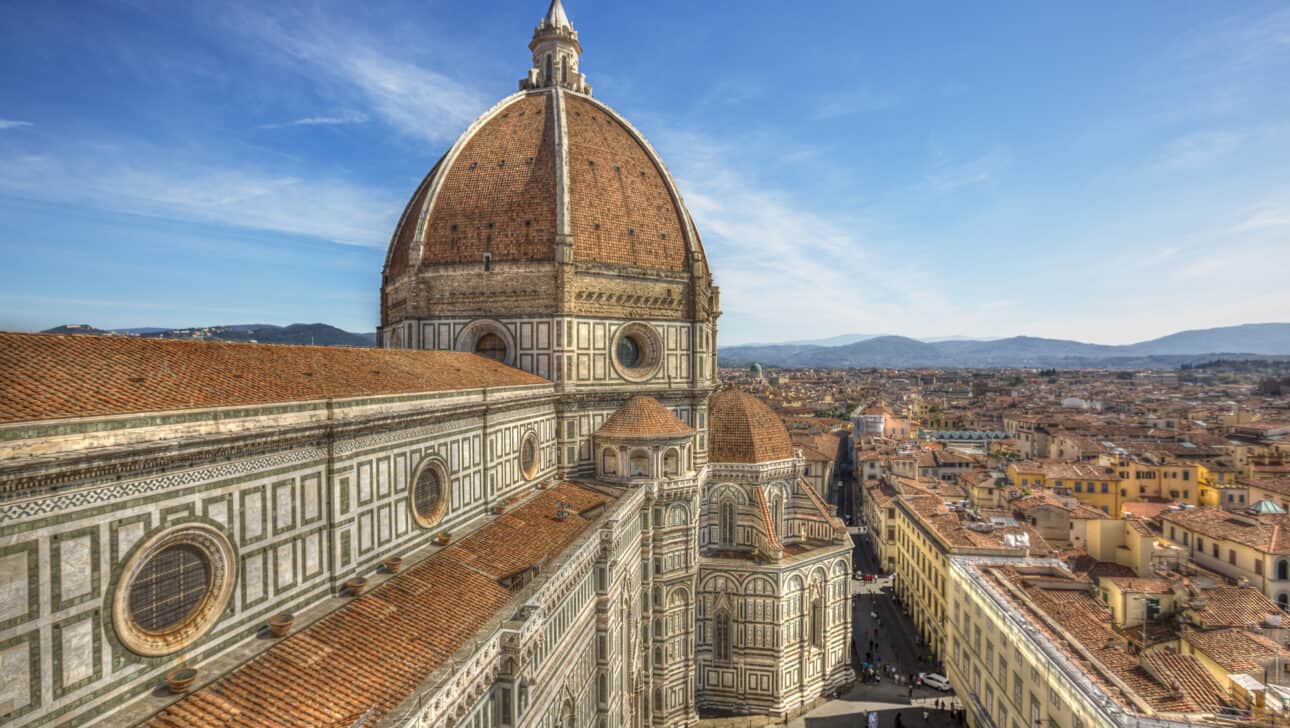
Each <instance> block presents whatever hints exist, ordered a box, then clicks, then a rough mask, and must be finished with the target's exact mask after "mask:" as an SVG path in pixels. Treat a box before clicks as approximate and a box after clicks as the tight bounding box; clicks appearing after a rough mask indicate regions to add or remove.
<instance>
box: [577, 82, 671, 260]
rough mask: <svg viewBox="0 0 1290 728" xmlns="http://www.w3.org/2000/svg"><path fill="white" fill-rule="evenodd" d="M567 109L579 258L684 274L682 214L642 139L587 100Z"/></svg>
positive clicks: (579, 99)
mask: <svg viewBox="0 0 1290 728" xmlns="http://www.w3.org/2000/svg"><path fill="white" fill-rule="evenodd" d="M565 103H566V105H567V109H566V111H565V119H566V123H567V124H568V128H569V177H570V179H569V191H570V194H571V195H572V196H573V204H572V206H571V212H572V216H573V220H572V229H573V240H574V246H573V255H574V259H575V260H578V261H582V262H595V263H607V264H611V265H626V266H633V267H638V268H659V269H664V270H685V269H686V268H687V267H688V255H687V252H686V243H685V234H684V233H683V232H682V226H683V225H684V223H683V222H682V219H681V212H680V210H679V208H678V206H677V204H676V202H675V201H674V200H673V199H672V194H671V192H670V191H669V190H668V187H667V183H666V182H665V181H664V180H663V176H662V174H661V173H660V171H659V169H658V168H657V166H655V164H654V162H653V160H651V159H650V157H649V155H648V154H647V153H646V151H645V148H644V147H643V146H642V144H641V142H640V140H639V139H637V138H636V136H635V135H634V134H633V133H632V132H631V131H630V130H628V129H627V128H626V127H624V126H623V125H622V124H621V123H620V122H619V121H618V120H617V119H615V118H614V117H613V116H612V115H611V114H610V113H609V112H608V111H607V110H606V109H605V108H604V107H603V106H602V105H600V104H599V103H597V102H595V101H593V100H591V99H589V98H583V97H579V96H575V95H573V94H568V95H566V96H565Z"/></svg>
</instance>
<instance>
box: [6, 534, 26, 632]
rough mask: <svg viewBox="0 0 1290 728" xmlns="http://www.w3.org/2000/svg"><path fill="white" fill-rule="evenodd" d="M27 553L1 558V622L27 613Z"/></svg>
mask: <svg viewBox="0 0 1290 728" xmlns="http://www.w3.org/2000/svg"><path fill="white" fill-rule="evenodd" d="M28 577H29V574H28V573H27V552H26V551H19V552H18V553H14V554H9V555H8V556H0V621H3V620H7V619H13V618H14V617H20V616H22V615H24V614H26V613H27V600H28V598H29V593H28V591H27V579H28Z"/></svg>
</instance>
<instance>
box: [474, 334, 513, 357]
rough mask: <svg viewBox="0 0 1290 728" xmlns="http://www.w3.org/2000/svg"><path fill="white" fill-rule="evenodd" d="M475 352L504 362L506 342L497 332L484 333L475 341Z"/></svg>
mask: <svg viewBox="0 0 1290 728" xmlns="http://www.w3.org/2000/svg"><path fill="white" fill-rule="evenodd" d="M475 353H476V354H479V355H480V356H486V357H488V358H489V359H492V360H493V361H500V362H502V363H505V362H506V342H505V341H503V340H502V337H500V336H498V335H497V334H484V335H483V336H481V337H479V341H476V342H475Z"/></svg>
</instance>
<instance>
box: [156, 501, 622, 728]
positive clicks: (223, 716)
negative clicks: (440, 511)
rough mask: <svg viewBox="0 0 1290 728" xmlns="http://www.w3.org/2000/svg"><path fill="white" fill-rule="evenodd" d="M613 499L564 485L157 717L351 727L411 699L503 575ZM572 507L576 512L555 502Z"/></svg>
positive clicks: (497, 590) (551, 548) (484, 610)
mask: <svg viewBox="0 0 1290 728" xmlns="http://www.w3.org/2000/svg"><path fill="white" fill-rule="evenodd" d="M611 500H612V498H611V497H610V496H607V495H604V494H601V493H599V492H596V491H592V490H590V489H587V488H584V487H581V486H578V485H575V484H572V483H562V484H560V485H558V486H556V487H554V488H551V489H550V490H546V491H543V492H541V493H539V494H538V495H536V496H535V497H534V498H532V499H531V500H529V501H528V502H526V503H524V504H523V505H521V506H519V507H518V508H516V509H515V510H514V511H512V512H511V513H508V514H507V515H506V516H503V517H500V518H497V519H495V520H493V521H492V522H490V523H489V524H488V525H486V526H484V527H483V528H481V529H479V530H478V531H475V532H474V533H472V534H471V535H469V536H467V537H465V538H464V539H462V540H461V541H460V542H459V543H457V544H455V545H453V546H451V547H449V548H446V549H444V550H442V551H440V552H438V553H436V554H434V555H433V556H431V557H430V558H428V559H426V560H424V561H422V562H420V563H419V564H416V565H414V566H412V567H411V568H409V569H407V570H406V571H404V572H403V573H400V574H398V575H396V576H394V577H391V578H390V579H389V580H388V581H386V582H385V583H383V584H381V585H380V586H378V587H377V588H375V589H373V590H372V591H371V592H369V593H368V594H365V595H364V596H362V597H359V598H357V599H354V600H352V601H350V602H349V603H347V604H346V605H345V606H343V607H341V608H339V609H337V610H336V611H334V612H332V613H331V614H329V615H327V616H325V617H323V618H322V619H320V620H319V621H318V622H315V623H314V624H312V625H310V626H309V627H307V628H305V629H303V630H300V631H299V632H296V633H295V634H293V635H291V636H290V637H287V638H286V639H284V640H282V641H281V642H279V643H277V644H276V645H274V646H273V647H271V648H270V649H268V650H267V651H265V652H263V653H261V654H260V655H259V656H258V657H256V658H255V659H254V660H252V661H251V662H248V663H247V664H245V665H243V666H242V667H240V668H238V669H236V670H234V671H233V672H230V673H228V674H226V675H224V676H223V677H221V678H219V679H218V680H216V681H215V682H213V683H211V684H209V685H207V686H205V687H203V688H202V689H201V690H198V691H196V692H194V693H192V694H190V695H188V696H186V697H184V698H183V699H182V700H180V701H178V702H176V703H174V704H172V705H170V706H169V707H167V708H166V709H165V710H162V711H161V712H159V713H158V714H157V715H155V716H153V717H152V718H151V719H150V720H149V721H148V722H147V724H148V725H151V726H158V727H160V726H165V727H167V728H179V727H180V726H183V727H185V728H187V727H190V726H247V727H251V726H255V727H257V728H258V727H263V728H278V727H281V726H292V727H296V726H299V727H304V726H318V725H329V724H330V725H349V724H350V723H352V722H353V721H354V720H356V719H357V718H358V717H359V716H361V715H363V714H364V713H366V712H367V711H368V710H369V709H370V710H371V711H372V712H371V714H370V715H368V721H369V722H370V723H371V724H372V725H375V724H377V723H378V722H379V721H380V719H381V717H383V716H384V715H386V714H387V713H388V712H389V711H390V710H392V709H393V708H394V707H396V706H397V705H398V704H399V703H401V702H402V701H403V700H404V699H406V698H407V697H408V696H410V695H411V694H412V693H413V692H414V691H415V690H416V689H417V688H418V686H420V685H421V684H422V683H423V682H424V681H425V680H426V679H427V678H428V677H429V676H430V675H431V674H432V673H433V672H434V671H435V670H436V669H437V668H438V667H439V666H440V665H441V664H442V663H443V662H444V661H445V660H447V659H448V658H449V657H450V656H451V655H452V654H453V653H454V652H456V650H457V649H459V648H460V647H462V646H463V645H465V644H466V643H467V641H468V640H470V639H471V638H472V637H474V636H475V634H476V633H477V632H478V631H479V629H480V628H482V627H483V626H484V625H485V624H486V623H487V622H488V621H489V620H490V619H492V618H493V616H494V615H495V614H497V612H498V611H500V610H501V609H502V608H503V607H504V606H506V604H507V603H509V602H510V601H511V599H512V597H513V596H514V595H513V594H512V593H511V591H509V590H508V589H506V588H504V587H503V586H502V585H501V584H500V583H499V581H498V579H499V578H500V577H502V576H505V575H507V574H509V573H515V572H517V571H520V570H523V569H525V568H529V567H532V566H540V565H541V564H543V563H545V562H546V561H547V560H549V559H550V558H552V557H553V556H555V555H557V554H558V553H560V552H561V551H563V550H564V549H565V548H567V547H568V546H569V545H570V544H571V543H573V541H574V540H576V539H577V538H578V536H579V535H580V534H581V533H582V532H584V531H585V530H586V528H587V527H588V526H589V525H590V524H591V520H590V519H589V518H585V517H583V516H581V515H579V513H585V512H587V511H588V510H589V509H594V508H596V507H599V506H601V505H604V504H607V503H609V502H610V501H611ZM559 501H565V502H566V503H569V504H570V510H571V511H572V515H570V516H569V517H568V518H566V519H565V520H563V521H562V520H559V519H558V518H556V517H555V510H556V504H557V502H559Z"/></svg>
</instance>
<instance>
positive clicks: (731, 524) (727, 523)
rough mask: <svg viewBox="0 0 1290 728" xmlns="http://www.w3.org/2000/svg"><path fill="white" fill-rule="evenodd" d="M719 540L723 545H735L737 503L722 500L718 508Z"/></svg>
mask: <svg viewBox="0 0 1290 728" xmlns="http://www.w3.org/2000/svg"><path fill="white" fill-rule="evenodd" d="M718 514H719V515H718V517H717V540H718V542H719V543H720V544H721V545H722V546H734V545H735V504H734V503H733V502H731V501H722V502H721V507H720V508H719V509H718Z"/></svg>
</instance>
